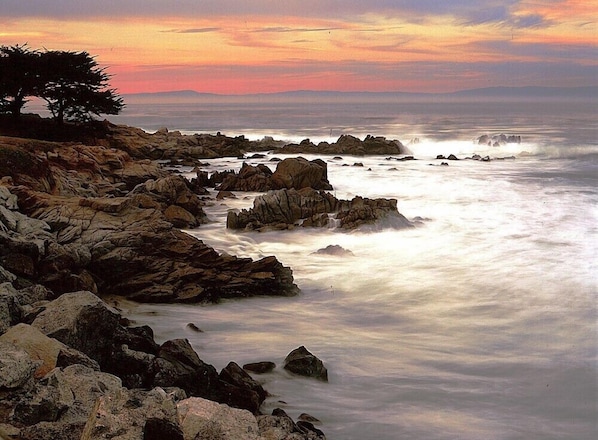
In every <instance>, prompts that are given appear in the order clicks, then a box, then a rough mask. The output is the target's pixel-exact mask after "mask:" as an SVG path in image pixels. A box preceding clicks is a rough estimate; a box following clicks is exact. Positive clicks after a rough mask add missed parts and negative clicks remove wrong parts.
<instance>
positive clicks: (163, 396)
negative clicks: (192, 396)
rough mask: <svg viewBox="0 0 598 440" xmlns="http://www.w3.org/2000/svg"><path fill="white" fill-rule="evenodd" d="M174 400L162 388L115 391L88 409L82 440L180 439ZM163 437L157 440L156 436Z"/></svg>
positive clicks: (181, 436)
mask: <svg viewBox="0 0 598 440" xmlns="http://www.w3.org/2000/svg"><path fill="white" fill-rule="evenodd" d="M177 418H178V417H177V406H176V401H175V399H174V398H173V396H172V395H169V394H167V393H166V392H165V391H164V390H163V389H161V388H154V389H152V390H151V391H144V390H127V389H125V388H121V389H117V390H115V391H112V392H110V393H106V394H104V395H103V396H101V397H100V398H99V399H98V400H97V401H96V403H95V405H94V407H93V408H92V410H91V414H90V415H89V418H88V419H87V423H86V424H85V428H84V430H83V433H82V435H81V440H100V439H107V438H116V439H146V440H148V439H151V438H162V439H169V440H182V439H183V438H184V437H183V435H182V431H181V429H180V428H179V427H178V420H177ZM160 433H161V434H162V435H165V436H164V437H156V436H157V435H158V434H160Z"/></svg>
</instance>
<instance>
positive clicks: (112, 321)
mask: <svg viewBox="0 0 598 440" xmlns="http://www.w3.org/2000/svg"><path fill="white" fill-rule="evenodd" d="M32 325H33V327H36V328H38V329H39V330H41V331H42V332H43V333H44V334H46V335H47V336H50V337H52V338H55V339H58V340H59V341H61V342H63V343H65V344H66V345H68V346H70V347H72V348H75V349H77V350H79V351H81V352H83V353H85V354H86V355H88V356H89V357H91V358H92V359H95V360H96V361H97V362H98V363H99V364H100V366H104V365H107V364H109V363H111V361H112V354H113V351H114V350H113V347H114V344H113V339H112V338H113V337H114V334H115V333H116V330H117V328H118V326H119V314H118V313H117V312H116V310H114V309H111V308H110V307H108V306H107V305H106V304H105V303H104V302H103V301H102V300H101V299H100V298H98V297H97V296H96V295H94V294H93V293H91V292H72V293H66V294H64V295H62V296H60V297H58V298H57V299H55V300H54V301H52V302H50V303H48V304H47V305H46V309H45V310H44V311H43V312H41V313H40V314H39V315H38V316H37V318H35V320H34V321H33V323H32Z"/></svg>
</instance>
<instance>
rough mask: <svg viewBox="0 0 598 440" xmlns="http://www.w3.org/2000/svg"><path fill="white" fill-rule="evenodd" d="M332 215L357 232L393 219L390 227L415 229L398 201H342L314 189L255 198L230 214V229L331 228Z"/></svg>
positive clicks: (285, 191)
mask: <svg viewBox="0 0 598 440" xmlns="http://www.w3.org/2000/svg"><path fill="white" fill-rule="evenodd" d="M329 213H336V215H335V216H334V217H333V219H335V220H338V226H339V227H342V228H345V229H354V228H357V227H359V226H362V225H365V224H372V223H376V222H378V221H379V220H383V219H389V220H391V221H390V222H388V223H389V226H392V227H411V226H412V225H411V223H410V222H409V221H408V220H407V219H406V218H405V217H404V216H402V215H401V214H400V213H399V212H398V211H397V201H396V200H394V199H364V198H362V197H355V198H353V200H351V201H346V200H338V199H336V198H335V197H334V196H332V195H331V194H329V193H326V192H324V191H315V190H313V189H311V188H304V189H302V190H300V191H296V190H293V189H291V190H278V191H270V192H268V193H266V194H264V195H262V196H258V197H256V198H255V200H254V202H253V208H251V209H250V210H242V211H240V212H234V211H229V213H228V216H227V224H226V226H227V228H229V229H246V230H266V229H290V228H291V227H293V226H298V225H299V224H300V223H299V221H300V220H303V221H302V223H301V224H302V225H303V226H304V227H306V226H316V227H322V226H325V227H328V226H329V225H330V223H331V222H330V217H329V215H328V214H329Z"/></svg>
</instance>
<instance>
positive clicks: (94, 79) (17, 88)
mask: <svg viewBox="0 0 598 440" xmlns="http://www.w3.org/2000/svg"><path fill="white" fill-rule="evenodd" d="M109 79H110V75H108V74H107V73H106V71H105V69H103V68H101V67H99V66H98V64H97V62H96V61H95V59H94V58H93V57H92V56H91V55H90V54H89V53H87V52H70V51H44V52H39V51H31V50H29V49H28V48H27V47H26V46H12V47H2V48H0V111H4V112H10V113H12V114H13V116H15V117H18V116H19V114H20V111H21V108H22V107H23V106H24V104H25V103H26V99H25V98H26V97H28V96H35V97H39V98H42V99H43V100H45V101H46V103H47V108H48V110H49V111H50V112H51V113H52V116H53V117H54V119H56V121H57V122H58V123H63V122H64V120H65V119H69V120H76V121H85V120H89V119H91V118H92V116H93V115H96V116H99V115H100V114H109V115H114V114H118V113H120V111H121V110H122V109H123V107H124V103H123V100H122V98H121V97H119V96H118V94H117V93H116V91H115V90H114V89H111V88H109Z"/></svg>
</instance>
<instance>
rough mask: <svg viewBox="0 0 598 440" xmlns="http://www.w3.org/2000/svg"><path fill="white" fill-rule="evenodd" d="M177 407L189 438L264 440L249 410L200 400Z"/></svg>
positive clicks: (194, 399) (185, 433)
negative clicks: (260, 436)
mask: <svg viewBox="0 0 598 440" xmlns="http://www.w3.org/2000/svg"><path fill="white" fill-rule="evenodd" d="M177 408H178V411H179V423H180V426H181V428H182V430H183V435H184V438H185V439H204V438H205V439H219V440H261V439H260V438H259V428H258V424H257V420H256V419H255V417H254V416H253V415H252V414H251V413H250V412H249V411H246V410H242V409H236V408H231V407H229V406H227V405H224V404H219V403H216V402H212V401H210V400H205V399H201V398H196V397H191V398H189V399H185V400H183V401H181V402H179V403H178V405H177Z"/></svg>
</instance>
